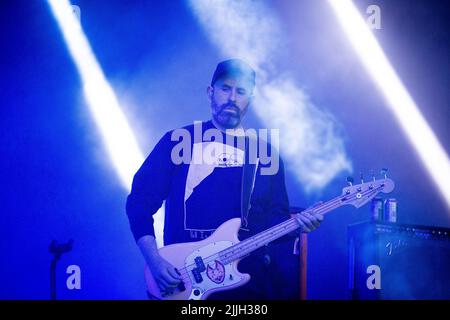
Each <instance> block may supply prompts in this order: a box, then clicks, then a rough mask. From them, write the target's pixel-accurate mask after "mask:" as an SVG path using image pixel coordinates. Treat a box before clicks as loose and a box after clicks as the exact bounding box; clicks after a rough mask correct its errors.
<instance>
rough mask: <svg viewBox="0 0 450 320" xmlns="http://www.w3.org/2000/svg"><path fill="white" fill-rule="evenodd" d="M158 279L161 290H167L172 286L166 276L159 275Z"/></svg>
mask: <svg viewBox="0 0 450 320" xmlns="http://www.w3.org/2000/svg"><path fill="white" fill-rule="evenodd" d="M156 281H157V283H158V286H159V288H160V289H161V291H166V290H168V289H169V288H170V284H169V283H168V282H167V280H166V279H165V278H163V277H159V278H158V279H157V280H156Z"/></svg>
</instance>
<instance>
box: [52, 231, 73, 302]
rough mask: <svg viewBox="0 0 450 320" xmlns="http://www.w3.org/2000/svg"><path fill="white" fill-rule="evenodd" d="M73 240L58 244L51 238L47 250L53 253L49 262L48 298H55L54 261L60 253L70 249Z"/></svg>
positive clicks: (55, 261)
mask: <svg viewBox="0 0 450 320" xmlns="http://www.w3.org/2000/svg"><path fill="white" fill-rule="evenodd" d="M72 246H73V240H72V239H70V240H69V242H67V243H63V244H58V243H57V242H56V241H55V240H52V242H51V243H50V246H49V252H50V253H52V254H53V259H52V262H51V263H50V298H51V300H56V263H57V262H58V260H59V259H60V258H61V255H62V254H63V253H66V252H70V251H71V250H72Z"/></svg>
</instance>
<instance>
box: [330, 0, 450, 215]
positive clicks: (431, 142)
mask: <svg viewBox="0 0 450 320" xmlns="http://www.w3.org/2000/svg"><path fill="white" fill-rule="evenodd" d="M329 3H330V4H331V7H332V8H333V10H334V12H335V14H336V16H337V17H338V20H339V22H340V23H341V25H342V27H343V29H344V31H345V33H346V34H347V36H348V38H349V40H350V42H351V43H352V45H353V47H354V49H355V50H356V52H357V53H358V55H359V57H360V59H361V60H362V62H363V64H364V66H365V68H366V69H367V71H368V72H369V74H370V75H371V76H372V78H373V80H374V81H375V83H376V85H377V86H378V88H379V89H380V91H381V92H382V94H383V95H384V97H385V99H386V100H387V102H388V106H389V107H390V109H391V111H392V112H393V114H394V115H395V117H396V119H397V121H398V122H399V123H400V126H401V128H402V129H403V131H404V132H405V133H406V135H407V137H408V138H409V140H410V142H411V143H412V145H413V146H414V148H415V150H416V152H417V154H418V155H419V157H420V159H421V160H422V162H423V164H424V165H425V167H426V168H427V170H428V172H429V174H430V175H431V177H432V179H433V180H434V182H435V184H436V185H437V186H438V188H439V190H440V192H441V193H442V195H443V197H444V198H445V200H446V201H447V205H448V206H449V207H450V161H449V158H448V155H447V154H446V152H445V150H444V148H443V147H442V145H441V144H440V142H439V141H438V139H437V137H436V136H435V134H434V132H433V131H432V130H431V128H430V126H429V125H428V123H427V122H426V120H425V119H424V117H423V116H422V114H421V113H420V111H419V108H418V107H417V105H416V104H415V102H414V100H413V99H412V98H411V96H410V94H409V93H408V91H407V90H406V88H405V87H404V85H403V84H402V82H401V80H400V78H399V77H398V76H397V74H396V73H395V71H394V69H393V67H392V66H391V64H390V63H389V61H388V59H387V58H386V56H385V54H384V52H383V50H382V49H381V47H380V45H379V44H378V42H377V40H376V39H375V37H374V36H373V34H372V33H371V32H370V30H369V28H368V27H367V25H366V23H365V21H364V19H363V18H362V17H361V15H360V14H359V13H358V10H357V9H356V7H355V6H354V4H353V3H352V1H350V0H329Z"/></svg>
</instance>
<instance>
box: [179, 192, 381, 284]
mask: <svg viewBox="0 0 450 320" xmlns="http://www.w3.org/2000/svg"><path fill="white" fill-rule="evenodd" d="M382 188H383V186H380V187H377V188H373V189H370V190H366V191H363V192H362V193H361V195H366V194H369V193H371V192H374V191H377V190H378V189H382ZM351 196H353V195H351ZM345 197H346V196H345V195H341V196H338V197H336V198H334V199H331V200H329V201H327V202H325V203H324V204H323V205H322V206H320V207H318V208H317V209H315V210H313V211H316V212H318V213H320V212H321V211H322V212H323V214H325V213H327V212H329V211H330V210H329V209H330V208H332V209H331V210H333V209H334V208H337V207H339V206H336V205H337V204H339V202H342V201H343V200H342V199H344V198H345ZM344 200H345V199H344ZM347 200H348V199H347ZM336 202H338V203H336ZM333 207H334V208H333ZM305 211H306V210H305ZM287 221H292V222H295V224H297V225H298V222H297V219H296V218H291V219H289V220H286V221H285V222H283V223H280V224H278V225H276V226H274V227H272V228H274V230H273V231H272V233H267V231H268V230H270V229H272V228H269V229H268V230H266V231H263V232H261V234H259V236H260V237H259V239H258V240H257V241H258V242H261V240H263V239H264V240H266V239H267V238H270V237H271V236H272V235H273V232H275V230H276V229H279V228H282V229H284V230H285V229H286V227H288V226H289V224H292V222H290V223H289V224H286V225H285V223H286V222H287ZM289 227H292V226H289ZM294 230H295V229H294ZM292 231H293V230H292ZM289 232H291V231H288V232H287V233H289ZM264 234H266V235H267V236H264ZM252 238H253V239H252ZM256 238H258V234H256V235H255V236H253V237H251V238H248V239H246V240H244V241H241V242H238V243H237V244H235V245H232V246H231V247H228V248H226V249H224V250H222V251H219V252H216V253H214V254H213V255H211V256H207V257H205V258H204V263H205V264H209V263H210V262H212V261H214V260H215V259H214V258H213V259H211V260H210V258H212V257H215V256H217V255H218V256H219V258H220V253H223V255H226V253H224V252H226V251H233V250H236V249H238V253H237V254H232V255H231V256H230V257H231V258H232V260H231V261H233V260H234V259H236V257H237V258H239V256H242V255H245V254H246V253H245V254H242V253H241V252H245V251H247V250H248V249H250V248H251V247H253V246H254V244H253V242H254V241H255V240H256ZM261 238H262V239H261ZM249 239H252V240H249ZM275 239H276V238H275ZM238 246H239V248H237V247H238ZM251 251H253V250H251ZM251 251H250V252H251ZM230 257H226V258H228V259H230ZM193 266H195V264H190V265H188V266H186V267H183V268H181V270H179V271H180V273H181V274H183V275H187V276H188V277H189V272H190V271H188V270H187V268H191V267H193ZM181 271H183V272H181ZM184 271H186V272H184Z"/></svg>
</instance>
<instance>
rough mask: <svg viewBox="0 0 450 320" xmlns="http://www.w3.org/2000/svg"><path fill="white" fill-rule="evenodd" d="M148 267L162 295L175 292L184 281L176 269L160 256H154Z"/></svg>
mask: <svg viewBox="0 0 450 320" xmlns="http://www.w3.org/2000/svg"><path fill="white" fill-rule="evenodd" d="M147 265H148V267H149V269H150V271H151V273H152V276H153V279H154V280H155V282H156V284H157V285H158V287H159V289H160V290H161V294H162V295H165V294H169V293H171V292H173V290H174V289H175V288H176V287H177V286H178V285H179V284H180V282H181V281H182V280H183V279H182V278H181V275H180V274H179V273H178V272H177V270H176V269H175V267H174V266H172V265H171V264H170V263H169V262H168V261H167V260H165V259H164V258H162V257H161V256H159V255H158V256H153V257H152V258H151V259H150V261H147Z"/></svg>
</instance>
